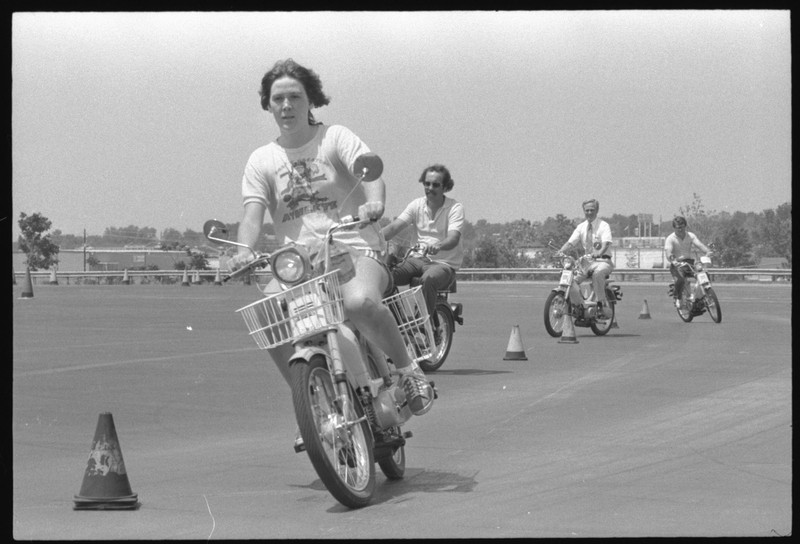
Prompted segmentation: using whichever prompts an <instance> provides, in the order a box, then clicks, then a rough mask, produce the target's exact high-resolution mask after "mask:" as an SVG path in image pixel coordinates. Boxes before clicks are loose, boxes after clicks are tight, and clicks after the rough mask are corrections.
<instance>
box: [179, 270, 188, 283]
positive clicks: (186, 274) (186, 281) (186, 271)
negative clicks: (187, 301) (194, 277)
mask: <svg viewBox="0 0 800 544" xmlns="http://www.w3.org/2000/svg"><path fill="white" fill-rule="evenodd" d="M181 285H183V286H184V287H189V270H187V269H186V268H184V269H183V281H182V282H181Z"/></svg>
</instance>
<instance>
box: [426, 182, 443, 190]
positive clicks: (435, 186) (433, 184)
mask: <svg viewBox="0 0 800 544" xmlns="http://www.w3.org/2000/svg"><path fill="white" fill-rule="evenodd" d="M422 185H424V186H425V187H433V188H434V189H438V188H439V187H441V186H442V184H441V183H439V182H438V181H423V182H422Z"/></svg>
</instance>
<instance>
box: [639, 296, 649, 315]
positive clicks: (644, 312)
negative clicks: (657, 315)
mask: <svg viewBox="0 0 800 544" xmlns="http://www.w3.org/2000/svg"><path fill="white" fill-rule="evenodd" d="M639 319H650V308H648V307H647V299H644V302H643V303H642V312H641V313H640V314H639Z"/></svg>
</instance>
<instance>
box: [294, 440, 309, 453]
mask: <svg viewBox="0 0 800 544" xmlns="http://www.w3.org/2000/svg"><path fill="white" fill-rule="evenodd" d="M301 451H306V443H305V442H303V441H302V440H300V441H295V443H294V452H295V453H300V452H301Z"/></svg>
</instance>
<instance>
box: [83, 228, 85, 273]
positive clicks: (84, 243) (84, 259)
mask: <svg viewBox="0 0 800 544" xmlns="http://www.w3.org/2000/svg"><path fill="white" fill-rule="evenodd" d="M83 271H84V272H86V229H83Z"/></svg>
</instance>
